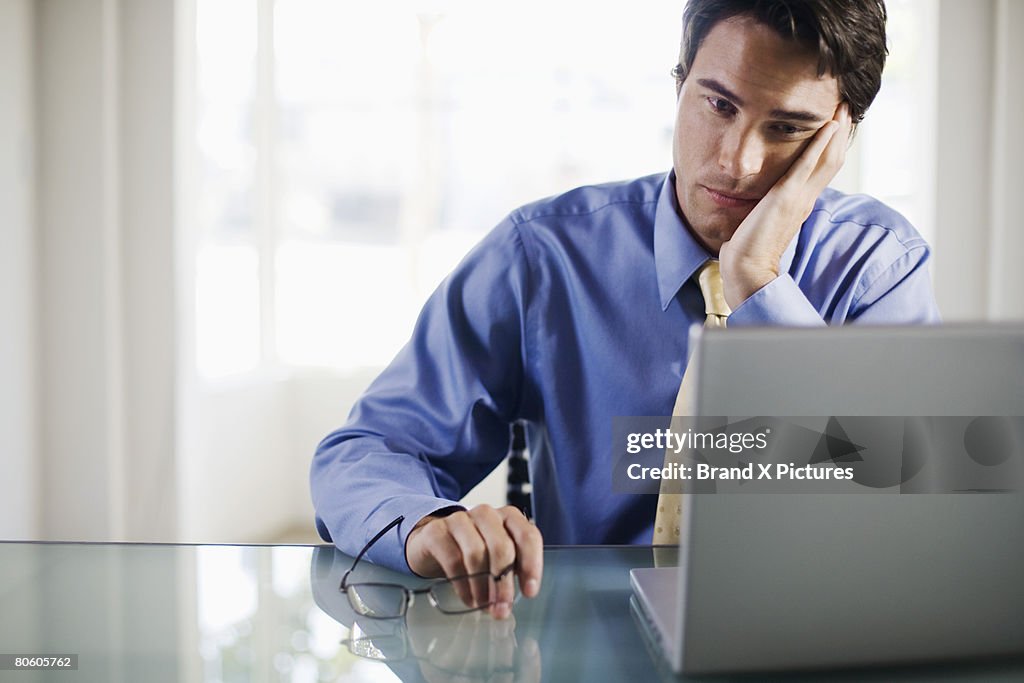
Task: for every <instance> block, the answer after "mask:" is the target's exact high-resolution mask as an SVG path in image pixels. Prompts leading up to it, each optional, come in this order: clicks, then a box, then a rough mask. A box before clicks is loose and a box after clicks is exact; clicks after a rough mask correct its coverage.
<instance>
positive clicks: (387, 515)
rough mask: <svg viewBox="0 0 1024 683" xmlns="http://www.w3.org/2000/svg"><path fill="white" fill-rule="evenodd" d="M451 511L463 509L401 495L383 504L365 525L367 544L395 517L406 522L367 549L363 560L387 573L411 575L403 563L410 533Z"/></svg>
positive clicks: (441, 501) (438, 500)
mask: <svg viewBox="0 0 1024 683" xmlns="http://www.w3.org/2000/svg"><path fill="white" fill-rule="evenodd" d="M451 508H457V509H459V510H465V509H466V508H465V507H464V506H462V505H459V503H458V502H456V501H453V500H445V499H444V498H435V497H434V496H419V495H404V496H397V497H395V498H392V499H390V500H388V501H387V502H385V503H382V504H381V506H380V507H379V508H377V510H376V512H374V513H373V515H371V516H370V519H369V520H368V521H367V528H366V541H368V540H370V539H371V538H373V536H374V535H375V534H376V533H377V532H378V531H380V530H381V529H383V528H384V527H386V526H387V525H388V524H390V523H391V522H393V521H394V520H395V519H397V518H398V517H403V516H404V517H405V519H404V520H402V523H401V524H399V525H398V526H397V527H396V528H395V530H394V531H393V532H390V533H388V534H387V535H385V536H384V537H383V538H381V539H380V540H379V541H377V542H376V543H375V544H374V545H373V547H372V548H370V550H369V551H368V552H367V553H366V559H368V560H370V561H371V562H373V563H374V564H378V565H380V566H382V567H387V568H388V569H394V570H395V571H399V572H403V573H406V574H409V573H413V572H412V569H411V568H410V567H409V563H408V562H407V561H406V559H405V543H406V540H407V539H408V538H409V532H410V531H412V528H413V527H414V526H416V523H417V522H419V521H420V520H421V519H423V518H424V517H426V516H427V515H431V514H434V513H435V512H440V511H442V510H449V509H451ZM366 541H364V543H365V542H366Z"/></svg>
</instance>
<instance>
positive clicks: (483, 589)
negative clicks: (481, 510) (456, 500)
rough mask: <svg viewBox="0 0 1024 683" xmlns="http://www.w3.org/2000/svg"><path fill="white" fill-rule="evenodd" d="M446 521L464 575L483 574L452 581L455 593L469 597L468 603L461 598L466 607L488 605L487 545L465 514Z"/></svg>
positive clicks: (456, 515)
mask: <svg viewBox="0 0 1024 683" xmlns="http://www.w3.org/2000/svg"><path fill="white" fill-rule="evenodd" d="M447 519H448V520H449V521H448V530H449V533H451V535H452V538H454V539H455V542H456V543H458V544H459V549H460V550H461V551H462V563H463V564H464V565H465V567H466V574H479V573H481V572H483V573H484V576H475V577H473V578H471V579H463V580H459V581H453V582H452V584H453V585H454V587H455V589H456V592H457V593H458V595H459V597H460V598H462V597H463V594H464V593H467V592H468V593H469V594H470V595H471V600H470V601H469V602H467V601H466V600H465V599H464V598H463V602H465V603H466V605H467V606H468V607H474V608H475V607H483V606H484V605H487V604H490V601H491V600H490V590H491V587H490V583H491V581H490V573H489V569H488V567H489V564H490V560H489V559H488V556H487V544H486V543H484V539H483V536H481V535H480V530H479V529H477V527H476V523H475V522H474V520H473V519H472V518H471V517H470V516H469V514H468V513H466V512H456V513H455V514H453V515H450V516H449V517H447ZM449 576H451V575H450V574H449Z"/></svg>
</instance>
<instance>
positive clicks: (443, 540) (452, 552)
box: [410, 515, 473, 605]
mask: <svg viewBox="0 0 1024 683" xmlns="http://www.w3.org/2000/svg"><path fill="white" fill-rule="evenodd" d="M452 516H454V515H452ZM450 519H451V517H444V518H442V519H437V520H435V521H433V522H431V523H429V524H427V525H426V526H424V527H423V529H422V530H421V531H420V532H419V534H418V537H417V538H416V539H415V541H416V543H418V544H422V545H424V546H425V547H426V551H424V552H427V553H430V556H431V561H433V562H435V563H437V564H438V565H440V569H441V572H440V573H441V575H443V576H447V577H451V576H464V575H465V574H467V573H468V572H467V570H466V565H465V563H464V562H463V556H462V548H461V547H460V546H459V544H458V542H457V541H456V540H455V537H454V536H453V535H452V533H451V528H450V524H449V520H450ZM410 566H411V565H410ZM413 571H416V569H415V567H414V568H413ZM417 573H419V572H417ZM424 576H426V574H424ZM452 588H453V589H454V590H455V593H456V595H458V596H459V599H460V600H462V602H463V603H465V604H467V605H468V604H470V603H471V602H472V601H473V596H472V594H471V593H470V591H469V585H468V584H467V583H466V582H465V581H453V582H452Z"/></svg>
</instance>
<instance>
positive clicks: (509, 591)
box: [469, 505, 516, 619]
mask: <svg viewBox="0 0 1024 683" xmlns="http://www.w3.org/2000/svg"><path fill="white" fill-rule="evenodd" d="M469 516H470V517H471V518H472V519H473V521H474V522H475V523H476V526H477V530H478V531H479V532H480V535H481V536H482V537H483V539H484V543H485V544H486V545H487V555H488V557H489V559H490V567H489V569H488V571H489V572H490V574H491V575H492V576H497V575H498V574H500V573H501V572H503V571H504V570H505V569H507V568H508V567H509V566H510V565H512V564H513V563H514V562H515V560H516V545H515V542H514V541H513V540H512V537H511V536H509V533H508V530H506V529H505V523H504V522H505V520H504V519H503V518H502V516H501V515H500V514H498V511H497V510H495V509H494V508H492V507H491V506H490V505H480V506H477V507H475V508H473V509H472V510H470V512H469ZM488 583H489V586H488V588H489V589H490V591H491V592H490V602H491V616H493V617H495V618H497V619H504V618H505V617H507V616H508V615H509V614H510V613H511V611H512V601H513V599H514V598H515V585H514V577H512V576H511V575H507V576H505V577H502V578H501V579H499V580H497V581H489V582H488Z"/></svg>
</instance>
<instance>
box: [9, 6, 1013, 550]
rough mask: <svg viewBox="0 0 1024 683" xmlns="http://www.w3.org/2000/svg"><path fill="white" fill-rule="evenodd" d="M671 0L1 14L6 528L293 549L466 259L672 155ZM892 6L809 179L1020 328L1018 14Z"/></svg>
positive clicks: (970, 301) (988, 315) (309, 529)
mask: <svg viewBox="0 0 1024 683" xmlns="http://www.w3.org/2000/svg"><path fill="white" fill-rule="evenodd" d="M683 5H684V3H683V2H682V1H681V0H672V1H667V0H648V1H645V2H643V3H632V4H629V5H627V4H624V3H600V2H598V3H595V2H592V1H591V2H583V1H582V0H558V1H557V2H552V1H551V0H548V1H547V2H543V3H542V2H540V1H539V0H523V1H521V2H517V3H501V4H494V3H480V2H476V3H473V2H468V1H462V0H429V1H426V0H425V1H422V2H415V1H413V0H406V1H397V0H396V1H391V2H386V3H368V2H359V3H355V2H348V1H347V0H0V98H2V100H0V101H2V106H0V229H2V235H3V245H4V246H3V249H2V250H0V339H2V343H0V437H2V442H0V539H50V540H146V541H192V542H204V541H216V542H286V541H287V542H313V541H315V533H314V531H313V526H312V519H313V510H312V506H311V504H310V501H309V494H308V485H307V478H308V468H309V462H310V459H311V457H312V453H313V450H314V448H315V447H316V444H317V443H318V442H319V440H320V439H321V438H323V436H325V435H326V434H327V433H328V432H329V431H330V430H332V429H334V428H336V427H337V426H339V425H341V424H342V423H343V422H344V420H345V418H346V416H347V414H348V411H349V409H350V407H351V405H352V403H353V401H354V400H355V399H356V397H358V395H359V394H360V392H361V391H362V390H363V389H364V388H365V387H366V385H367V384H368V383H369V382H370V381H371V380H372V378H373V377H374V376H375V375H376V373H377V372H379V371H380V369H381V368H382V367H383V366H384V365H385V364H387V362H388V361H389V360H390V359H391V357H392V356H393V355H394V354H395V352H396V351H397V350H398V349H399V348H400V346H401V345H402V344H403V343H404V342H405V340H406V339H407V338H408V335H409V333H410V332H411V329H412V325H413V322H414V320H415V316H416V314H417V312H418V311H419V308H420V306H421V305H422V303H423V301H424V300H425V299H426V297H427V295H428V294H429V293H430V291H432V289H433V288H434V287H435V286H436V285H437V284H438V283H439V282H440V280H441V278H443V276H444V275H445V274H446V273H447V272H448V271H449V270H450V269H451V268H452V267H453V266H454V265H455V264H456V263H457V262H458V261H459V259H460V258H461V257H462V255H463V254H464V253H465V252H466V251H467V250H468V248H469V247H470V246H471V245H473V244H474V243H475V242H476V241H477V240H479V239H480V238H481V237H482V235H483V234H484V233H485V232H486V231H487V230H489V229H490V228H491V227H493V226H494V225H495V224H497V223H498V221H499V220H501V218H502V217H503V216H504V215H505V214H507V213H508V212H509V211H511V210H512V209H513V208H515V207H516V206H518V205H519V204H522V203H524V202H527V201H531V200H533V199H537V198H539V197H543V196H547V195H552V194H556V193H559V192H562V191H565V190H567V189H570V188H571V187H574V186H577V185H580V184H584V183H591V182H604V181H609V180H617V179H624V178H629V177H634V176H640V175H646V174H649V173H658V172H665V171H667V170H668V169H669V167H670V164H671V154H670V140H671V132H672V124H673V114H674V104H675V102H674V100H675V91H674V83H673V80H672V78H671V76H670V74H669V71H670V69H671V67H672V66H673V65H674V64H675V63H676V58H677V52H678V41H679V30H680V17H681V14H682V8H683ZM627 7H628V9H627ZM888 7H889V11H890V15H891V18H890V43H891V54H890V57H889V61H888V65H887V68H886V73H885V81H884V85H883V89H882V92H881V94H880V95H879V97H878V99H877V100H876V102H875V104H874V106H873V107H872V109H871V111H870V113H869V115H868V118H867V120H866V121H865V123H864V124H863V125H862V126H861V129H860V130H859V131H858V134H857V137H856V142H855V144H854V147H853V149H852V151H851V153H850V155H849V157H848V161H847V163H846V166H845V167H844V169H843V172H842V174H841V176H840V177H839V178H838V179H837V180H836V182H835V183H834V185H836V186H837V187H839V188H840V189H843V190H845V191H851V192H867V193H870V194H873V195H875V196H877V197H879V198H881V199H882V200H883V201H886V202H887V203H889V204H891V205H893V206H894V207H896V208H897V209H899V210H900V211H902V212H903V213H904V214H905V215H907V216H908V217H909V218H910V219H911V220H912V221H913V222H914V223H915V225H916V226H917V227H918V229H919V230H920V231H921V233H922V234H923V235H924V236H925V237H926V239H928V240H929V241H930V242H931V244H932V245H933V248H934V261H933V265H932V272H933V275H934V278H935V285H936V291H937V294H938V297H939V304H940V307H941V309H942V311H943V313H944V315H945V317H946V319H947V320H950V321H963V320H1006V319H1021V318H1024V300H1022V297H1021V293H1022V292H1024V269H1020V268H1019V267H1016V263H1015V261H1016V259H1017V255H1018V254H1021V253H1024V231H1021V230H1020V229H1019V226H1018V225H1017V221H1015V219H1013V218H1012V216H1013V212H1012V211H1011V208H1013V207H1011V201H1012V198H1014V197H1015V195H1016V196H1017V197H1019V196H1020V194H1021V192H1022V191H1024V175H1022V170H1021V164H1020V160H1021V159H1022V158H1024V134H1022V132H1021V130H1020V128H1019V126H1017V125H1015V124H1016V123H1017V122H1018V121H1019V119H1020V114H1019V113H1020V111H1022V110H1024V78H1022V77H1021V73H1020V69H1021V68H1022V67H1024V48H1022V46H1021V43H1020V41H1019V40H1016V41H1015V40H1014V38H1015V36H1017V35H1019V34H1021V33H1022V32H1024V2H1021V1H1020V0H977V1H972V2H970V3H965V2H962V1H961V0H889V2H888ZM496 476H497V478H496V479H492V480H490V481H489V482H485V484H483V485H481V487H479V490H478V491H475V492H474V493H473V494H471V495H472V501H474V502H475V501H487V502H492V503H500V502H501V500H502V499H503V496H504V487H503V481H502V479H501V477H502V474H501V473H500V472H499V473H498V474H497V475H496Z"/></svg>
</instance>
